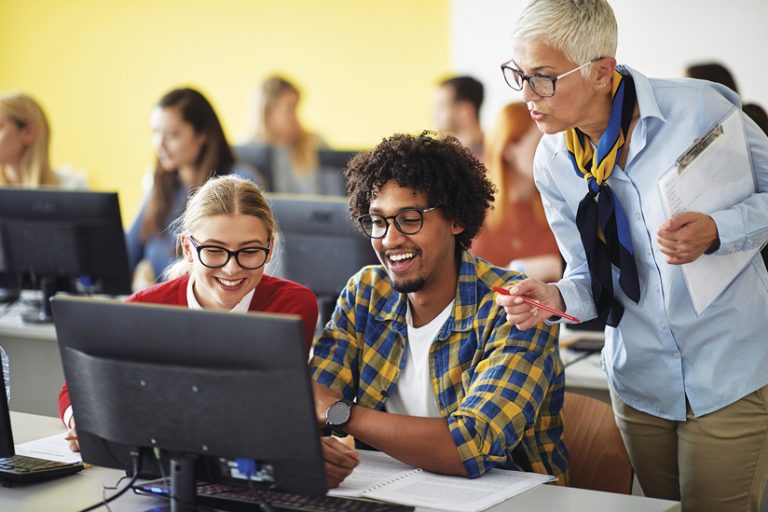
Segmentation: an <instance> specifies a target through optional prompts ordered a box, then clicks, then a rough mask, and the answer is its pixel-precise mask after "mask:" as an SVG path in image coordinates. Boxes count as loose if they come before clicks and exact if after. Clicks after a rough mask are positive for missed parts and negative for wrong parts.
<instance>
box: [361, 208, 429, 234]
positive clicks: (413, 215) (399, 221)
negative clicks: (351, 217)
mask: <svg viewBox="0 0 768 512" xmlns="http://www.w3.org/2000/svg"><path fill="white" fill-rule="evenodd" d="M438 208H440V207H439V206H433V207H432V208H404V209H402V210H400V211H399V212H397V213H396V214H394V215H390V216H388V217H385V216H384V215H378V214H375V213H369V214H366V215H361V216H359V217H358V218H357V221H358V222H359V223H360V227H361V228H362V230H363V233H365V235H366V236H367V237H369V238H375V239H378V238H384V237H385V236H387V231H389V221H390V220H391V221H392V222H393V223H394V225H395V228H397V230H398V231H399V232H401V233H402V234H404V235H415V234H416V233H418V232H419V231H421V228H422V227H423V226H424V214H425V213H427V212H431V211H432V210H437V209H438Z"/></svg>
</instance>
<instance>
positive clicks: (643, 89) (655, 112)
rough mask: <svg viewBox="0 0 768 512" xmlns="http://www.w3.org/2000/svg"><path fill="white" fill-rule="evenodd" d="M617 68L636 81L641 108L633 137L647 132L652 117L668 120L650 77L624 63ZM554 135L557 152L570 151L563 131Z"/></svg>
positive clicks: (636, 92) (638, 101)
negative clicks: (662, 111) (662, 110)
mask: <svg viewBox="0 0 768 512" xmlns="http://www.w3.org/2000/svg"><path fill="white" fill-rule="evenodd" d="M616 68H617V70H618V71H619V72H620V73H623V74H626V73H629V74H630V75H631V76H632V80H633V81H634V82H635V94H636V95H637V104H638V106H639V108H640V119H639V120H638V122H637V125H636V126H635V131H634V132H633V135H632V137H633V139H634V137H635V136H636V135H638V134H641V133H642V134H644V133H645V131H646V128H645V125H646V123H647V122H648V120H650V119H651V118H656V119H659V120H660V121H662V122H666V121H667V119H666V118H665V117H664V115H663V114H662V113H661V110H660V109H659V102H658V101H657V100H656V95H655V94H654V92H653V86H652V85H651V81H650V80H649V79H648V77H647V76H645V75H643V74H642V73H640V72H638V71H636V70H634V69H632V68H630V67H629V66H626V65H624V64H620V65H618V66H617V67H616ZM552 136H554V137H557V147H556V153H555V154H557V153H561V152H564V151H568V148H567V147H566V145H565V137H564V136H563V132H559V133H556V134H553V135H552ZM552 156H553V157H554V154H553V155H552Z"/></svg>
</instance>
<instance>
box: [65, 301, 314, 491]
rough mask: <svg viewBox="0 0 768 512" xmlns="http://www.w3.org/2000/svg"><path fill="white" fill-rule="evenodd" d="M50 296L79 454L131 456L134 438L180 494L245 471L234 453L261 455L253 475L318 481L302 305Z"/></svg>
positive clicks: (263, 481) (288, 486) (87, 458)
mask: <svg viewBox="0 0 768 512" xmlns="http://www.w3.org/2000/svg"><path fill="white" fill-rule="evenodd" d="M52 305H53V313H54V320H55V325H56V336H57V339H58V342H59V350H60V352H61V360H62V363H63V367H64V374H65V376H66V379H67V384H68V386H69V392H70V396H71V399H72V408H73V411H74V414H75V419H76V420H77V434H78V438H79V443H80V449H81V453H82V456H83V461H84V462H87V463H91V464H95V465H99V466H107V467H116V468H132V462H131V457H130V456H129V453H130V452H131V450H133V451H136V452H144V454H145V456H144V458H143V460H144V461H145V462H144V469H147V465H148V464H150V462H149V461H150V460H151V457H147V456H146V453H148V452H151V451H153V449H155V448H157V449H158V450H160V451H161V452H163V453H165V454H168V455H169V457H170V458H171V461H172V462H171V464H170V465H169V466H170V468H171V488H172V489H173V492H172V493H171V494H172V495H174V496H175V497H177V498H178V499H179V500H181V503H185V504H190V503H193V502H194V494H195V490H194V489H195V482H196V480H198V479H199V480H214V481H222V480H223V481H225V482H228V481H231V480H237V479H239V480H240V481H241V482H244V483H245V482H247V480H246V479H245V478H244V477H243V475H240V474H238V473H237V471H233V470H232V464H233V463H232V462H231V461H232V460H233V459H235V458H246V459H256V460H257V461H258V462H259V463H258V464H257V469H258V471H257V472H256V473H255V474H254V475H253V476H251V478H250V480H251V481H252V482H253V483H254V485H260V486H264V487H267V488H270V489H275V490H281V491H285V492H292V493H299V494H325V493H326V492H327V484H326V477H325V470H324V459H323V455H322V451H321V448H320V431H319V427H318V425H317V419H316V415H315V407H314V400H313V396H312V387H311V383H310V377H309V370H308V367H307V360H306V356H305V352H304V335H303V329H302V325H301V318H300V317H299V316H296V315H278V314H266V313H248V314H240V313H231V312H213V311H203V310H190V309H187V308H181V307H173V306H159V305H150V304H136V303H121V302H117V301H110V300H106V299H92V298H83V297H67V296H62V295H59V296H57V297H55V298H54V299H53V301H52ZM154 467H155V468H157V461H154ZM150 469H151V468H150Z"/></svg>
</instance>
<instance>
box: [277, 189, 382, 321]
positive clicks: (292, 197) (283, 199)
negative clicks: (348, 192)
mask: <svg viewBox="0 0 768 512" xmlns="http://www.w3.org/2000/svg"><path fill="white" fill-rule="evenodd" d="M267 200H268V201H269V203H270V207H271V208H272V212H273V215H274V216H275V219H276V220H277V225H278V232H277V244H278V247H277V252H276V254H275V257H274V258H273V262H272V263H271V264H270V267H269V272H270V273H273V274H274V275H277V276H279V277H283V278H285V279H290V280H291V281H295V282H297V283H300V284H302V285H304V286H306V287H307V288H309V289H310V290H312V291H313V292H314V293H315V295H316V296H317V297H318V300H320V302H321V309H325V310H327V309H328V308H323V304H322V303H323V302H330V304H331V306H332V304H333V303H335V301H336V299H337V298H338V296H339V293H340V292H341V291H342V290H343V289H344V287H345V286H346V284H347V282H348V281H349V278H350V277H352V276H353V275H355V274H356V273H357V272H358V271H359V270H360V269H361V268H363V267H364V266H366V265H378V264H379V263H380V262H379V260H378V258H377V256H376V253H375V252H374V250H373V247H372V246H371V241H370V239H369V238H368V237H366V236H365V235H363V234H362V233H361V232H360V230H359V229H358V228H357V226H356V225H355V222H354V221H353V220H352V218H351V217H350V214H349V207H348V204H347V199H346V198H344V197H335V196H309V195H297V194H267ZM331 306H329V307H330V308H331V309H332V307H331ZM322 313H323V314H322V318H321V320H323V321H324V320H327V317H328V314H327V313H328V311H322Z"/></svg>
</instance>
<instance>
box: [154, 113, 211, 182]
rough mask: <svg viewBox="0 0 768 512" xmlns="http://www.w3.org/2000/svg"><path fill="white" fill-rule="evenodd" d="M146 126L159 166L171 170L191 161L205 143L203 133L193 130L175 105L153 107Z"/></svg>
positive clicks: (188, 164)
mask: <svg viewBox="0 0 768 512" xmlns="http://www.w3.org/2000/svg"><path fill="white" fill-rule="evenodd" d="M150 126H151V128H152V146H153V147H154V149H155V154H156V155H157V160H158V162H160V166H161V167H162V168H163V170H165V171H174V170H177V169H180V168H182V167H191V166H193V165H195V163H196V162H197V159H198V157H199V156H200V151H201V150H202V147H203V144H205V134H203V133H196V132H195V128H194V127H193V126H192V125H191V124H190V123H188V122H187V121H185V120H184V118H183V117H182V116H181V112H180V111H179V109H178V108H176V107H165V108H163V107H155V109H154V110H152V116H151V117H150Z"/></svg>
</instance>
